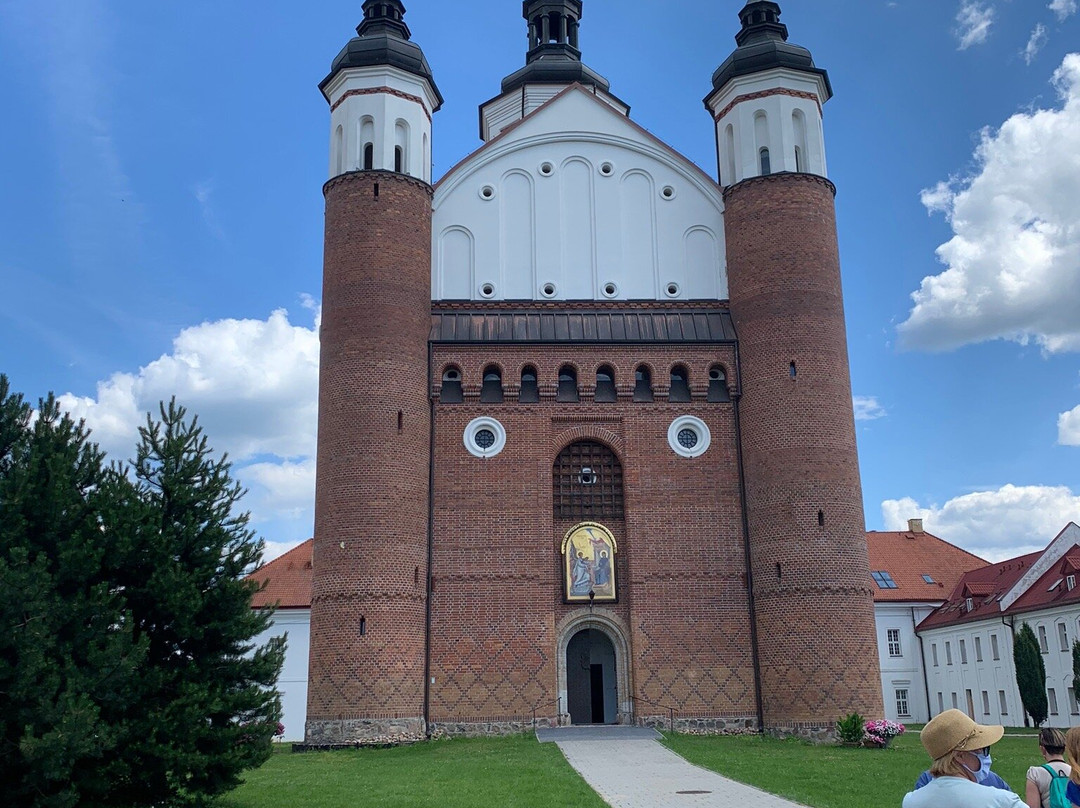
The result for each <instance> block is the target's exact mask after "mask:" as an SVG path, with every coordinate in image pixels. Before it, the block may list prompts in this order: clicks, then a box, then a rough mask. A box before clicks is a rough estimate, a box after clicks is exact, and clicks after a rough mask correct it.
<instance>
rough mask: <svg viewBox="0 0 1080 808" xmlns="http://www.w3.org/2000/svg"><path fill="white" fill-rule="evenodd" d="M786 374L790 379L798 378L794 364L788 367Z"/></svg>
mask: <svg viewBox="0 0 1080 808" xmlns="http://www.w3.org/2000/svg"><path fill="white" fill-rule="evenodd" d="M788 373H789V374H790V375H791V378H793V379H795V378H798V375H799V371H798V370H797V369H796V367H795V363H794V362H792V363H791V364H790V365H788Z"/></svg>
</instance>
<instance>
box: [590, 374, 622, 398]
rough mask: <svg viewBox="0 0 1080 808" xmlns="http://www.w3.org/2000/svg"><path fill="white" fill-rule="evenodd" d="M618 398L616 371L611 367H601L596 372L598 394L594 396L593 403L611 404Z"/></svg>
mask: <svg viewBox="0 0 1080 808" xmlns="http://www.w3.org/2000/svg"><path fill="white" fill-rule="evenodd" d="M617 397H618V394H617V393H616V392H615V371H614V370H612V369H611V366H610V365H601V366H600V368H599V369H598V370H597V371H596V392H595V393H594V394H593V401H600V402H605V403H609V402H612V401H615V400H616V399H617Z"/></svg>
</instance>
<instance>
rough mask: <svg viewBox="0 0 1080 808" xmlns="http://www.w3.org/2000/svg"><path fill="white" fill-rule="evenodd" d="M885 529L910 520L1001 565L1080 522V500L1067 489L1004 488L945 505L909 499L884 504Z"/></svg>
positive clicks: (899, 526) (900, 527)
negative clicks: (918, 519)
mask: <svg viewBox="0 0 1080 808" xmlns="http://www.w3.org/2000/svg"><path fill="white" fill-rule="evenodd" d="M881 514H882V516H883V517H884V520H885V529H886V530H906V529H907V520H908V519H910V518H912V517H914V518H921V519H922V520H923V527H924V528H925V529H926V530H927V531H929V532H930V533H933V534H934V535H935V536H939V537H941V538H942V539H945V540H946V541H948V542H951V543H953V544H955V545H957V546H959V547H963V548H964V549H965V550H968V551H969V552H972V553H975V554H976V555H979V556H982V557H983V558H987V559H989V560H991V561H1000V560H1002V559H1005V558H1011V557H1013V556H1017V555H1022V554H1024V553H1029V552H1032V551H1033V550H1041V549H1042V548H1044V547H1045V546H1046V545H1047V544H1049V543H1050V540H1051V539H1053V538H1054V536H1056V535H1057V534H1058V533H1059V532H1060V531H1061V529H1062V528H1063V527H1065V525H1067V524H1068V523H1069V522H1077V523H1080V496H1078V495H1076V494H1074V493H1073V492H1072V491H1071V490H1070V489H1069V488H1067V487H1065V486H1043V485H1028V486H1017V485H1005V486H1002V487H1001V488H999V489H997V490H996V491H976V492H974V493H971V494H964V495H963V496H959V497H956V498H954V499H950V500H949V501H948V502H946V503H945V504H944V505H941V506H938V505H928V506H923V505H920V504H919V503H918V502H916V501H915V500H914V499H912V498H910V497H904V498H902V499H887V500H885V501H884V502H882V503H881Z"/></svg>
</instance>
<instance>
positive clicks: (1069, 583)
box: [1065, 575, 1076, 592]
mask: <svg viewBox="0 0 1080 808" xmlns="http://www.w3.org/2000/svg"><path fill="white" fill-rule="evenodd" d="M1075 586H1076V576H1075V575H1066V576H1065V589H1067V590H1068V591H1069V592H1072V591H1073V587H1075Z"/></svg>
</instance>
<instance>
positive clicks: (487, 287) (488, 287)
mask: <svg viewBox="0 0 1080 808" xmlns="http://www.w3.org/2000/svg"><path fill="white" fill-rule="evenodd" d="M480 297H495V284H493V283H485V284H481V286H480Z"/></svg>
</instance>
